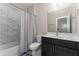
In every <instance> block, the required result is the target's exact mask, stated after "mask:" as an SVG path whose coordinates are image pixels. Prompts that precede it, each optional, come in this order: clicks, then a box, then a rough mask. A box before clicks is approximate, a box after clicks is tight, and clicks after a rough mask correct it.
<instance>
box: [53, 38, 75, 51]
mask: <svg viewBox="0 0 79 59" xmlns="http://www.w3.org/2000/svg"><path fill="white" fill-rule="evenodd" d="M54 44H56V45H59V46H63V47H67V48H71V49H76V46H75V42H73V41H66V40H61V39H55V40H54Z"/></svg>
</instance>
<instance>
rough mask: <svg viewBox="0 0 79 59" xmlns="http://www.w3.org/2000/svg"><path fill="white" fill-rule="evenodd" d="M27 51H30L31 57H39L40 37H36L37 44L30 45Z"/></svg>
mask: <svg viewBox="0 0 79 59" xmlns="http://www.w3.org/2000/svg"><path fill="white" fill-rule="evenodd" d="M29 49H30V50H31V51H32V56H41V35H38V36H37V42H34V43H32V44H31V45H30V46H29Z"/></svg>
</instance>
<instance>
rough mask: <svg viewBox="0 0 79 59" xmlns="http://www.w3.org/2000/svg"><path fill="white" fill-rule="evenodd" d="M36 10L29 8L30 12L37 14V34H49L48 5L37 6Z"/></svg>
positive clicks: (32, 7)
mask: <svg viewBox="0 0 79 59" xmlns="http://www.w3.org/2000/svg"><path fill="white" fill-rule="evenodd" d="M34 10H35V7H34V6H30V7H29V8H28V12H30V13H32V14H36V23H37V34H39V35H40V34H45V33H47V4H36V12H35V11H34Z"/></svg>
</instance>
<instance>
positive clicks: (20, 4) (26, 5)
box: [12, 3, 33, 10]
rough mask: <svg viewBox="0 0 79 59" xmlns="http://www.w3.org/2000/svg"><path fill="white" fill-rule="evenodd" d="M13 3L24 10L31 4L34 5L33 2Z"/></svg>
mask: <svg viewBox="0 0 79 59" xmlns="http://www.w3.org/2000/svg"><path fill="white" fill-rule="evenodd" d="M12 5H14V6H16V7H18V8H20V9H22V10H25V9H26V8H28V7H29V6H31V5H33V3H12Z"/></svg>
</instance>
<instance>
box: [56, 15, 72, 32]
mask: <svg viewBox="0 0 79 59" xmlns="http://www.w3.org/2000/svg"><path fill="white" fill-rule="evenodd" d="M70 28H71V27H70V16H69V15H68V16H62V17H58V18H56V31H58V32H61V33H71V29H70Z"/></svg>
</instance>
